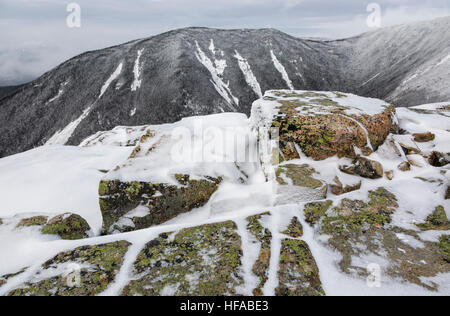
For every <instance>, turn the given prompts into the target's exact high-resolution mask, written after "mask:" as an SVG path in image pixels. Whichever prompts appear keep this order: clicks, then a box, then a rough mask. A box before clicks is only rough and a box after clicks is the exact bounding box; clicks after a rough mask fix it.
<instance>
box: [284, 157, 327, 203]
mask: <svg viewBox="0 0 450 316" xmlns="http://www.w3.org/2000/svg"><path fill="white" fill-rule="evenodd" d="M315 173H316V171H315V170H314V169H313V168H311V167H310V166H309V165H306V164H304V165H296V164H286V165H281V166H279V167H278V168H277V169H276V177H277V182H278V184H279V186H278V195H279V196H278V200H279V202H280V204H282V203H284V204H285V202H286V199H298V200H299V201H314V200H322V199H324V198H326V196H327V191H328V186H327V184H326V183H324V182H322V181H320V180H318V179H316V178H314V177H313V175H314V174H315Z"/></svg>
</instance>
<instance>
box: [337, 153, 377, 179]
mask: <svg viewBox="0 0 450 316" xmlns="http://www.w3.org/2000/svg"><path fill="white" fill-rule="evenodd" d="M339 170H341V171H342V172H344V173H347V174H351V175H359V176H361V177H363V178H368V179H380V178H382V177H383V174H384V170H383V166H382V165H381V163H379V162H378V161H374V160H370V159H367V158H364V157H361V156H358V157H357V158H356V159H355V160H354V161H353V164H352V165H350V166H340V167H339Z"/></svg>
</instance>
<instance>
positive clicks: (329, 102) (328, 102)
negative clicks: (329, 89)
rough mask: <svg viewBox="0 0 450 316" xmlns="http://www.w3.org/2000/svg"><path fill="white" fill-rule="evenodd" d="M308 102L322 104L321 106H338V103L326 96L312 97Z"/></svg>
mask: <svg viewBox="0 0 450 316" xmlns="http://www.w3.org/2000/svg"><path fill="white" fill-rule="evenodd" d="M309 102H311V103H313V104H317V105H322V106H339V103H337V102H336V101H333V100H331V99H329V98H328V97H327V98H320V99H312V100H309Z"/></svg>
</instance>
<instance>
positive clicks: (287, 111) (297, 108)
mask: <svg viewBox="0 0 450 316" xmlns="http://www.w3.org/2000/svg"><path fill="white" fill-rule="evenodd" d="M366 109H367V110H366ZM258 118H259V120H260V121H261V120H265V121H268V122H271V125H272V127H273V128H278V129H279V139H280V154H281V157H280V159H281V161H284V160H291V159H296V158H298V157H299V153H298V150H296V148H298V149H300V150H301V151H302V152H303V153H304V154H305V155H306V156H308V157H311V158H313V159H314V160H323V159H326V158H328V157H332V156H335V155H337V156H339V157H349V158H354V157H355V156H356V155H357V153H355V147H356V148H359V149H360V150H361V151H362V152H363V153H365V154H369V153H371V152H372V151H373V150H376V149H377V148H378V147H379V146H380V145H382V144H383V142H384V141H385V139H386V137H387V136H388V135H389V133H390V132H395V131H396V130H397V128H398V126H397V123H396V118H395V108H394V107H393V106H391V105H389V104H387V103H385V102H383V101H381V100H374V99H365V98H360V97H356V96H354V95H349V94H344V93H339V92H312V91H290V92H288V91H268V92H266V95H265V97H264V99H261V100H258V101H256V102H255V103H254V105H253V109H252V119H253V120H255V121H258Z"/></svg>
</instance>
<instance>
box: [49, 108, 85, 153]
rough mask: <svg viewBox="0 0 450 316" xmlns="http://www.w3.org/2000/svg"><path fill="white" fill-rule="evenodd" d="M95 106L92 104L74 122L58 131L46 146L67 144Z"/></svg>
mask: <svg viewBox="0 0 450 316" xmlns="http://www.w3.org/2000/svg"><path fill="white" fill-rule="evenodd" d="M92 108H93V106H92V105H91V106H90V107H88V108H87V109H85V110H84V111H83V113H82V114H81V115H80V116H79V117H78V118H77V119H76V120H75V121H73V122H70V123H69V124H68V125H67V126H66V127H64V128H63V129H62V130H60V131H58V132H56V133H55V134H54V135H53V136H52V137H50V139H49V140H48V141H47V142H46V143H45V146H51V145H65V144H66V143H67V142H68V141H69V139H70V137H71V136H72V134H73V132H75V130H76V129H77V127H78V125H80V123H81V122H82V121H83V120H84V119H85V118H86V117H87V116H88V115H89V113H91V110H92Z"/></svg>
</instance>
